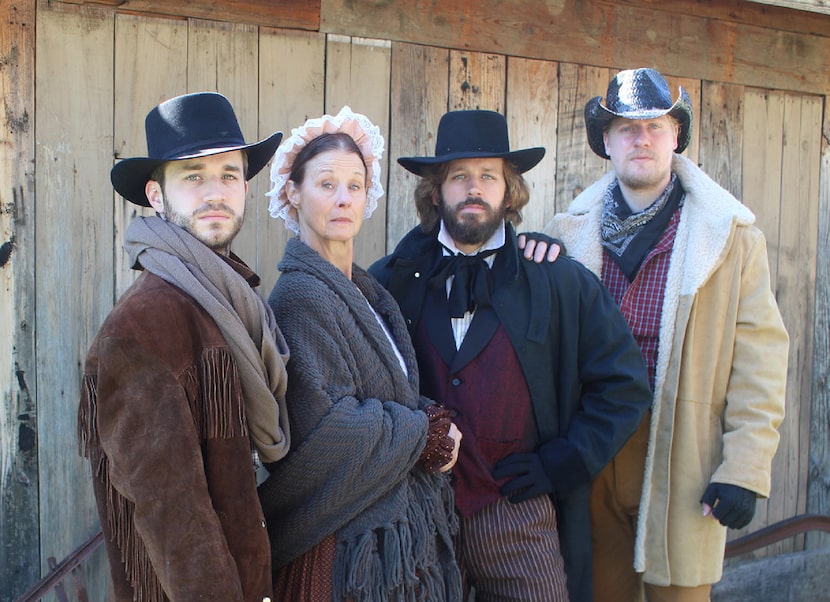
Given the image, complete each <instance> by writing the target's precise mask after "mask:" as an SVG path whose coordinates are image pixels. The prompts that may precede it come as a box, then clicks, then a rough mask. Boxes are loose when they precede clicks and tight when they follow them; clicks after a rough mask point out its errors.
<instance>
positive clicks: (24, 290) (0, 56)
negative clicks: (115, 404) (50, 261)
mask: <svg viewBox="0 0 830 602" xmlns="http://www.w3.org/2000/svg"><path fill="white" fill-rule="evenodd" d="M0 15H2V17H0V19H1V20H0V98H2V100H3V113H2V114H1V115H0V124H2V127H0V348H2V349H5V351H2V353H0V599H4V588H8V587H11V588H13V589H11V590H10V591H22V590H23V589H24V588H25V586H26V585H28V584H30V583H32V582H34V581H35V580H36V579H37V578H38V576H39V574H40V554H39V548H38V546H39V533H38V514H39V513H38V505H39V501H38V500H39V496H38V439H37V428H38V420H37V418H38V417H37V408H36V399H37V396H36V395H37V378H36V371H35V341H34V327H35V294H34V290H35V289H34V265H35V261H34V259H35V253H34V248H35V239H34V234H35V232H34V228H33V227H32V225H33V222H34V216H35V170H34V163H35V128H34V107H33V106H32V99H33V98H34V90H35V80H34V73H35V70H34V60H35V1H34V0H0ZM69 370H70V371H71V370H72V368H71V367H70V368H69ZM3 584H8V585H3Z"/></svg>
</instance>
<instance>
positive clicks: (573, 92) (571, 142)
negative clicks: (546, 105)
mask: <svg viewBox="0 0 830 602" xmlns="http://www.w3.org/2000/svg"><path fill="white" fill-rule="evenodd" d="M615 73H616V71H614V72H611V71H609V70H608V69H600V68H596V67H586V66H582V65H575V64H572V63H560V64H559V127H558V136H557V138H556V182H557V187H556V203H555V210H556V211H557V212H559V211H565V210H566V209H567V208H568V205H570V204H571V201H573V200H574V198H575V197H576V196H577V195H578V194H579V193H580V192H582V191H583V190H585V188H587V187H588V186H590V185H591V184H592V183H593V182H594V180H596V179H597V178H599V177H601V176H602V175H603V174H604V173H605V172H606V171H607V170H609V169H610V168H611V164H610V162H608V161H606V160H605V159H603V158H602V157H600V156H599V155H597V154H596V153H594V151H592V150H591V147H590V146H588V135H587V132H586V130H585V104H586V103H587V102H588V101H589V100H590V99H591V98H593V97H594V96H602V100H603V103H604V102H605V92H606V90H607V89H608V82H609V81H610V79H611V78H612V77H613V76H614V74H615Z"/></svg>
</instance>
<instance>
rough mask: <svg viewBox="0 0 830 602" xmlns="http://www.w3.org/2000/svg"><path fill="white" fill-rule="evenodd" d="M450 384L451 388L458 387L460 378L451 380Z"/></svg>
mask: <svg viewBox="0 0 830 602" xmlns="http://www.w3.org/2000/svg"><path fill="white" fill-rule="evenodd" d="M450 382H452V386H453V387H457V386H458V385H460V384H461V379H460V378H454V379H452V381H450Z"/></svg>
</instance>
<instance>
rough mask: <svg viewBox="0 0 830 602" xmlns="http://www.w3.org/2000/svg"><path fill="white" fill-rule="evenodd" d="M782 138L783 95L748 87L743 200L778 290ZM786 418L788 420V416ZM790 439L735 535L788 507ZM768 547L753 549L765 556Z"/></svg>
mask: <svg viewBox="0 0 830 602" xmlns="http://www.w3.org/2000/svg"><path fill="white" fill-rule="evenodd" d="M783 143H784V95H783V94H780V93H775V92H770V91H767V90H758V89H749V88H748V89H746V91H745V95H744V118H743V146H744V149H745V150H744V152H743V154H742V166H741V174H742V180H743V182H742V197H743V198H742V201H743V202H744V203H745V204H746V205H747V206H748V207H749V208H750V209H752V211H753V212H754V213H755V215H756V226H758V228H759V229H760V230H761V231H762V232H763V233H764V236H765V238H766V241H767V254H768V256H769V264H770V285H771V287H772V290H773V292H776V291H777V289H778V264H779V261H780V259H779V256H780V253H779V247H780V242H779V239H780V236H779V223H780V215H779V214H780V211H781V203H782V178H783V174H782V154H783V152H782V148H783ZM789 419H790V417H787V419H786V420H789ZM791 444H792V443H791V442H789V441H787V440H785V439H782V441H781V444H780V445H779V451H778V453H776V455H775V458H774V459H773V464H772V491H771V492H770V497H769V499H766V500H759V501H758V505H757V508H756V512H755V517H754V518H753V519H752V522H750V524H749V525H747V526H746V527H745V528H744V529H741V530H738V531H732V530H730V532H729V533H728V537H729V539H736V538H738V537H741V536H743V535H746V534H748V533H752V532H754V531H757V530H758V529H760V528H763V527H765V526H766V525H768V524H771V523H773V522H775V521H776V520H779V519H780V517H781V516H782V515H783V514H784V512H785V508H786V500H785V497H786V495H787V491H786V485H787V483H786V479H785V478H783V475H785V474H786V471H787V453H786V452H785V451H783V449H784V448H785V446H787V445H791ZM767 553H768V550H760V551H758V552H755V553H754V554H753V556H756V557H758V556H764V555H766V554H767Z"/></svg>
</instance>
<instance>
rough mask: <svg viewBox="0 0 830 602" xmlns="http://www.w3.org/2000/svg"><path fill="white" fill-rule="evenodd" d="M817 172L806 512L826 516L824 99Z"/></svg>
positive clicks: (828, 332) (829, 347) (829, 274)
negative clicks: (812, 351)
mask: <svg viewBox="0 0 830 602" xmlns="http://www.w3.org/2000/svg"><path fill="white" fill-rule="evenodd" d="M819 171H820V176H819V195H818V239H817V247H816V257H815V265H816V298H815V320H814V323H813V330H812V333H813V337H814V340H813V345H814V347H813V349H814V355H813V358H812V359H813V387H812V396H811V399H812V401H813V403H812V407H811V409H810V451H809V453H810V460H809V462H810V463H809V467H808V469H809V473H808V475H809V479H808V482H807V511H808V512H811V513H812V512H814V513H818V514H825V515H827V514H830V437H828V424H830V386H828V382H827V377H828V374H830V103H828V102H827V98H826V97H825V99H824V116H823V119H822V127H821V146H820V154H819ZM808 334H809V330H808ZM808 361H809V360H808ZM827 545H830V534H828V533H810V534H808V535H807V542H806V547H807V548H808V549H810V550H815V549H818V548H821V547H824V546H827Z"/></svg>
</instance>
